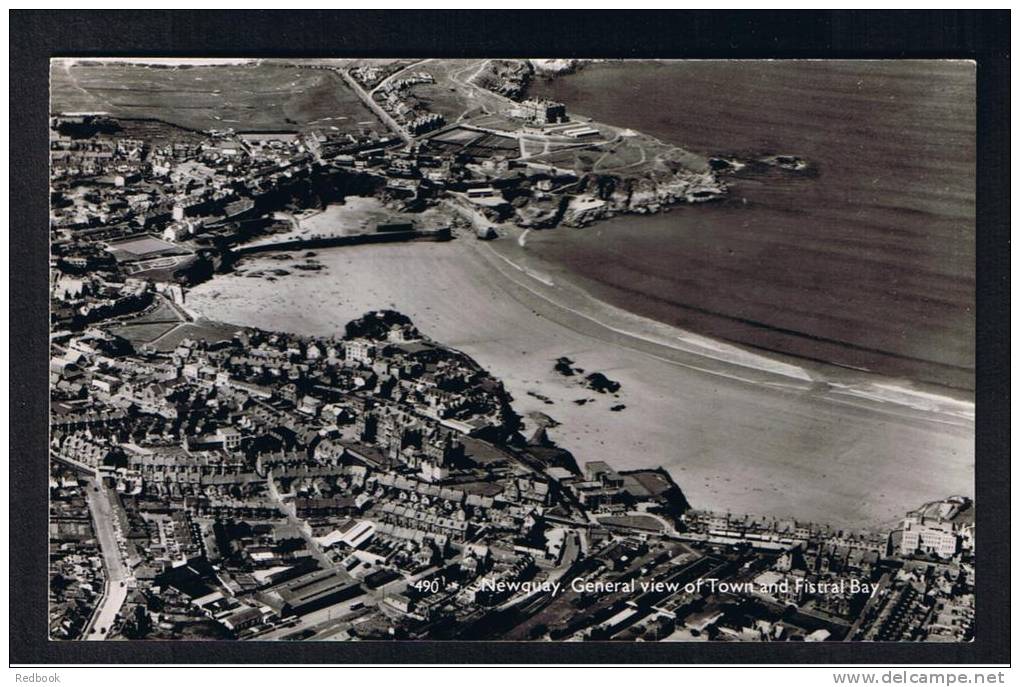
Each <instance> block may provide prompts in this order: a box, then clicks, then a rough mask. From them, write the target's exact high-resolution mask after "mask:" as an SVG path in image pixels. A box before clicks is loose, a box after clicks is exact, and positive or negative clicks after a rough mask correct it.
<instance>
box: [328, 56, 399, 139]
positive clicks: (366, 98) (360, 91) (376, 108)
mask: <svg viewBox="0 0 1020 687" xmlns="http://www.w3.org/2000/svg"><path fill="white" fill-rule="evenodd" d="M336 71H337V72H339V74H340V76H342V77H343V79H344V81H346V82H347V85H348V86H350V87H351V89H352V90H353V91H354V92H355V93H356V94H357V95H358V97H359V98H361V100H362V102H364V103H365V104H366V105H368V107H369V109H371V110H372V112H374V113H375V114H376V116H377V117H379V119H381V120H382V122H383V124H385V125H386V126H388V127H389V128H390V129H392V130H393V132H394V133H395V134H397V135H398V136H400V138H402V139H404V142H405V143H412V142H414V137H413V136H411V134H409V133H408V132H407V130H405V129H404V127H402V126H400V124H398V123H397V120H395V119H393V117H391V116H390V113H389V112H387V111H386V110H384V109H382V107H381V106H380V105H379V103H377V102H376V101H374V100H372V96H370V95H369V94H368V93H366V92H365V89H364V88H362V87H361V84H359V83H358V80H357V79H355V78H354V77H353V76H351V75H350V74H348V73H347V72H346V71H345V70H343V69H338V70H336Z"/></svg>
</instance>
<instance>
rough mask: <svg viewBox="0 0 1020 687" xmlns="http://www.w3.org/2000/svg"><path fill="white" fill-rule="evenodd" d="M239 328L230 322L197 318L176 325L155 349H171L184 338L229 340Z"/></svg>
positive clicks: (214, 340)
mask: <svg viewBox="0 0 1020 687" xmlns="http://www.w3.org/2000/svg"><path fill="white" fill-rule="evenodd" d="M238 329H240V327H237V326H235V325H232V324H224V323H222V322H213V321H211V320H199V321H197V322H187V323H184V324H181V325H178V326H177V328H176V329H174V330H173V331H171V332H170V333H168V334H166V335H165V336H163V338H161V339H159V341H158V342H157V343H156V349H157V350H159V351H162V352H165V351H172V350H173V349H175V348H177V346H178V345H180V343H181V342H182V341H184V340H185V339H191V340H192V341H208V342H209V343H216V342H217V341H229V340H230V339H231V338H233V336H234V333H235V332H236V331H237V330H238Z"/></svg>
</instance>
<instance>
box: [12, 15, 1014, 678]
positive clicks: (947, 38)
mask: <svg viewBox="0 0 1020 687" xmlns="http://www.w3.org/2000/svg"><path fill="white" fill-rule="evenodd" d="M9 17H10V113H11V117H10V142H11V153H10V178H11V189H10V193H11V214H10V220H11V222H10V227H11V229H10V231H11V236H10V255H11V271H10V275H9V279H10V288H11V306H10V309H11V322H10V325H11V327H10V331H11V349H10V352H11V362H10V373H11V392H10V408H11V410H10V437H11V451H10V458H9V460H10V480H11V481H10V494H11V500H10V536H11V542H10V561H11V572H10V661H11V663H12V664H39V663H50V664H75V663H136V664H145V663H249V662H254V663H365V662H385V663H469V662H485V663H501V662H506V663H602V662H606V663H609V662H611V663H627V662H631V663H711V662H737V663H816V662H817V663H868V664H876V663H912V662H914V663H940V664H944V663H1007V662H1008V661H1009V645H1010V637H1009V596H1010V595H1009V591H1010V590H1009V582H1010V577H1009V534H1010V524H1009V520H1010V518H1009V513H1010V509H1009V476H1010V466H1009V459H1010V456H1009V191H1008V189H1009V58H1008V51H1009V38H1010V36H1009V25H1010V15H1009V12H1008V11H962V10H957V11H946V12H935V11H890V12H884V11H883V12H878V11H831V12H794V11H772V12H701V11H698V12H679V11H673V12H623V11H611V12H609V11H593V10H584V11H576V12H563V11H530V10H529V11H488V12H478V11H423V12H407V11H347V12H323V11H255V10H247V11H221V10H216V11H162V10H161V11H11V12H10V13H9ZM88 55H95V56H196V57H219V56H223V57H229V56H240V57H260V56H264V57H288V56H294V57H298V56H302V57H493V56H497V57H498V56H505V57H549V58H551V57H648V58H656V57H659V58H665V57H673V58H684V57H687V58H695V57H700V58H708V57H715V58H719V57H731V58H763V57H768V58H825V57H843V58H873V59H874V58H880V59H894V58H900V57H913V58H969V59H974V60H976V61H977V64H978V70H977V77H978V78H977V86H978V100H977V105H978V119H977V122H978V148H977V152H978V175H977V227H978V232H977V244H978V245H977V249H978V250H977V256H978V265H977V289H978V298H977V396H976V399H977V418H976V436H977V445H976V456H977V460H976V463H977V480H976V486H977V493H976V503H977V509H976V514H977V538H978V540H979V541H980V544H979V547H980V551H979V554H978V557H979V562H978V571H977V592H976V602H977V611H976V639H975V641H974V642H972V643H968V644H903V643H897V644H893V643H887V644H877V643H876V644H861V643H813V644H796V643H785V644H784V643H771V644H767V645H766V644H756V643H755V644H752V643H697V644H684V643H671V644H659V643H569V644H567V643H515V642H503V643H484V642H477V643H472V642H427V641H417V642H392V643H387V642H378V643H376V642H367V643H366V642H358V643H343V642H333V643H315V642H309V643H301V642H297V643H294V642H274V643H268V642H266V643H249V642H209V643H203V642H187V641H177V642H157V641H150V642H126V641H125V642H95V643H93V642H87V643H86V642H51V641H48V639H47V615H46V607H47V580H48V575H47V541H48V535H47V512H48V509H47V502H48V488H47V485H48V468H47V455H48V449H47V437H48V434H47V430H48V427H47V425H48V417H47V414H48V405H47V392H48V381H47V380H48V340H49V323H48V315H47V314H48V312H49V302H48V271H47V266H48V259H49V243H48V239H49V237H48V230H47V227H48V192H47V189H48V183H49V180H48V175H47V171H48V159H47V157H48V152H47V151H48V135H47V123H48V98H49V88H48V73H49V58H51V57H60V56H68V57H73V56H88Z"/></svg>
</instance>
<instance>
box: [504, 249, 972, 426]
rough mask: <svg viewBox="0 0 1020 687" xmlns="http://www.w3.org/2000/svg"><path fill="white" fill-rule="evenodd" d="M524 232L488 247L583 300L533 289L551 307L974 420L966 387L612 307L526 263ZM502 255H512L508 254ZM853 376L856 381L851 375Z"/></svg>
mask: <svg viewBox="0 0 1020 687" xmlns="http://www.w3.org/2000/svg"><path fill="white" fill-rule="evenodd" d="M528 231H529V230H524V231H523V232H522V233H521V234H520V235H519V236H518V237H517V238H516V239H514V240H513V241H509V242H506V241H497V242H492V243H490V244H488V246H487V247H488V248H489V249H490V250H491V252H492V253H493V254H494V255H496V256H497V257H499V258H500V259H501V260H502V261H504V262H505V263H506V264H508V265H509V266H510V267H512V268H513V269H515V270H516V271H518V272H519V273H521V274H524V275H526V276H527V277H529V278H531V279H533V280H535V281H537V282H539V283H540V284H542V285H543V286H546V287H552V288H558V289H559V290H560V292H561V293H562V292H565V291H569V292H571V293H572V296H573V299H575V300H581V301H582V302H583V301H587V303H585V304H584V305H581V306H579V307H576V308H575V307H572V306H567V305H564V304H563V303H557V302H556V300H555V298H554V297H553V296H551V295H549V294H542V293H539V292H538V291H536V290H534V289H532V290H533V291H534V292H535V294H536V295H538V296H540V297H542V298H545V299H547V300H549V301H550V302H551V303H553V304H554V305H557V306H559V307H561V308H564V309H568V310H571V311H572V312H574V313H575V314H577V315H580V316H582V317H586V318H587V319H589V320H591V321H592V322H594V323H595V324H597V325H599V326H602V327H605V328H607V329H610V330H613V331H616V332H618V333H620V334H623V335H627V336H631V337H634V338H637V339H646V340H648V341H649V342H650V343H655V344H657V345H662V346H666V347H668V348H673V349H676V350H679V351H683V352H688V353H693V354H696V355H700V356H703V357H705V358H709V359H713V360H717V361H719V362H722V363H725V364H728V365H732V366H735V367H738V368H749V369H752V370H755V371H760V372H768V373H771V374H775V375H778V376H780V377H785V378H788V379H790V380H793V381H800V382H808V383H825V384H828V385H829V386H830V387H831V388H832V390H833V391H832V392H833V393H842V394H846V395H854V396H858V397H860V398H865V399H868V400H871V401H873V402H876V403H888V404H892V405H904V406H908V407H911V408H914V409H917V410H935V411H940V410H942V409H946V410H948V411H949V413H950V414H952V415H955V416H958V417H960V418H962V419H965V420H969V421H973V419H974V401H973V392H969V391H968V390H965V389H957V388H955V387H947V386H943V385H938V384H933V383H922V382H915V381H912V380H901V379H899V378H897V377H893V376H888V375H883V374H882V373H879V372H873V371H871V370H858V369H855V368H850V367H847V366H844V365H840V364H838V363H833V362H829V361H825V360H815V359H811V358H805V357H801V356H796V355H792V354H784V353H781V352H778V351H771V350H768V349H762V348H757V347H755V346H753V345H750V344H744V345H741V344H736V343H731V342H728V341H726V340H725V339H721V338H716V337H712V336H707V335H703V334H699V333H698V332H696V331H693V330H689V329H684V328H682V327H677V326H675V325H672V324H669V323H666V322H662V321H660V320H657V319H654V318H651V317H646V316H644V315H639V314H637V313H634V312H631V311H629V310H626V309H624V308H620V307H618V306H615V305H613V304H611V303H609V302H607V301H604V300H602V299H600V298H598V297H597V296H595V295H593V294H591V293H589V292H588V291H587V290H586V289H584V287H583V286H582V285H581V284H579V283H576V282H574V281H571V280H570V276H569V271H567V270H563V269H559V270H556V274H557V275H562V276H563V280H562V281H557V280H556V279H555V278H554V277H552V276H549V275H548V274H542V273H539V272H536V270H535V267H534V266H533V265H530V264H529V261H530V260H531V258H532V256H533V255H534V254H529V255H524V254H523V253H522V252H521V251H519V250H517V248H520V249H524V248H525V247H526V239H525V236H526V234H527V233H528ZM511 238H512V237H511ZM510 243H513V244H516V247H517V248H513V247H511V246H509V244H510ZM493 244H496V245H501V246H507V247H508V248H509V250H506V251H504V252H501V251H499V250H497V249H496V248H494V247H492V246H493ZM507 253H510V254H511V255H509V256H508V255H507ZM534 261H535V262H539V263H540V264H541V265H542V266H543V267H545V268H547V269H550V270H553V269H555V267H556V266H554V265H553V264H551V263H548V262H546V261H545V260H544V259H543V258H541V257H540V256H539V257H537V258H535V260H534ZM505 276H506V275H505ZM525 288H527V287H525ZM600 318H605V319H600ZM606 319H608V320H610V321H609V322H607V321H605V320H606ZM614 321H615V322H614ZM621 323H630V326H631V327H632V328H633V329H628V328H627V326H626V324H623V325H621ZM642 328H643V329H645V330H653V331H654V330H659V333H658V335H652V334H648V333H644V334H643V333H640V332H639V331H635V329H642ZM841 373H842V374H841ZM855 377H857V378H860V379H854V378H855ZM952 392H956V395H953V393H952Z"/></svg>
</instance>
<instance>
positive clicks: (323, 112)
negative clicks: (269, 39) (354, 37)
mask: <svg viewBox="0 0 1020 687" xmlns="http://www.w3.org/2000/svg"><path fill="white" fill-rule="evenodd" d="M50 77H51V79H50V81H51V95H50V98H51V103H50V109H51V110H52V111H54V112H106V113H108V114H110V115H111V116H114V117H124V118H153V119H160V120H163V121H166V122H170V123H172V124H176V125H178V126H183V127H187V128H190V129H201V130H205V129H225V128H233V129H236V130H244V131H247V130H262V131H265V130H275V129H296V128H306V127H320V128H328V127H336V129H339V130H357V129H360V128H362V127H363V126H365V124H364V123H366V122H368V123H370V124H368V126H370V127H371V128H376V129H379V130H381V128H382V125H381V124H379V123H378V122H377V120H376V118H375V116H374V115H373V114H372V113H371V111H370V110H368V109H367V108H366V107H365V106H364V105H363V104H362V103H361V101H360V100H359V99H358V97H357V95H355V94H354V93H353V92H352V91H351V90H350V88H349V87H348V86H347V85H346V84H345V83H344V82H343V80H342V79H341V78H339V77H338V76H337V75H336V74H335V73H333V72H331V71H328V70H322V69H309V68H306V67H300V66H295V65H293V64H289V63H286V62H276V61H272V60H263V61H261V62H258V63H249V64H228V65H196V66H188V67H165V66H158V67H157V66H153V65H148V64H133V63H125V62H114V63H99V62H79V61H74V60H55V61H54V62H53V63H52V65H51V68H50Z"/></svg>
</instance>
